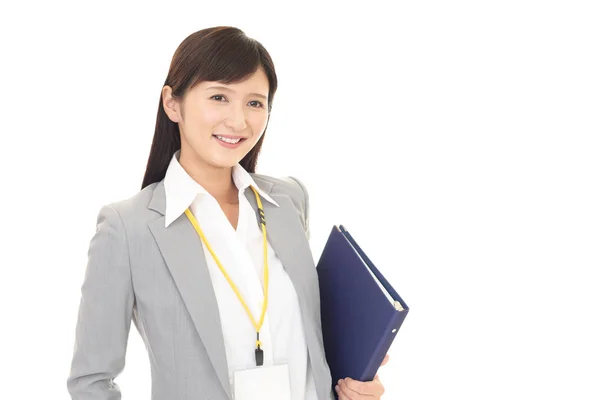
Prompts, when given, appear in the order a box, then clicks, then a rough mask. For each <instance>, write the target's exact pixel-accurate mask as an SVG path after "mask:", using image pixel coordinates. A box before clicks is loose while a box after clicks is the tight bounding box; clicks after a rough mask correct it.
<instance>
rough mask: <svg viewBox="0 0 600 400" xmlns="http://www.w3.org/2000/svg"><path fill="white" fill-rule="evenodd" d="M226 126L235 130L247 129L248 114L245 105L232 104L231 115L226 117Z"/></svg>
mask: <svg viewBox="0 0 600 400" xmlns="http://www.w3.org/2000/svg"><path fill="white" fill-rule="evenodd" d="M225 126H227V127H228V128H229V129H231V130H233V131H241V130H244V129H246V114H245V113H244V109H243V107H238V106H234V105H233V106H231V107H230V109H229V115H228V116H227V118H225Z"/></svg>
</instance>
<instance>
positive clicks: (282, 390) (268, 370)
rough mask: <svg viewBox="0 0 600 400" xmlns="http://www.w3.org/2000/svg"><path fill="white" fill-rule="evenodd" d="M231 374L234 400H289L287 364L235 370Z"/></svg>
mask: <svg viewBox="0 0 600 400" xmlns="http://www.w3.org/2000/svg"><path fill="white" fill-rule="evenodd" d="M233 376H234V378H233V386H234V388H235V394H234V396H235V397H234V399H235V400H290V397H291V395H290V375H289V371H288V365H287V364H282V365H274V366H270V367H267V366H261V367H256V368H251V369H245V370H241V371H235V372H234V375H233Z"/></svg>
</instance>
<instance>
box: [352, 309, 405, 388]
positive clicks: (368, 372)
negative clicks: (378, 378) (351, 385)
mask: <svg viewBox="0 0 600 400" xmlns="http://www.w3.org/2000/svg"><path fill="white" fill-rule="evenodd" d="M407 311H408V310H404V311H400V312H398V313H397V314H396V315H395V316H394V318H392V319H391V320H390V322H389V324H388V326H387V328H386V330H385V332H384V333H383V335H381V339H380V340H379V344H378V345H377V347H376V348H375V349H376V350H375V353H374V354H373V357H372V358H371V361H369V364H368V365H367V367H366V368H365V371H364V373H363V376H361V377H360V379H359V380H360V381H372V380H373V379H374V378H375V375H376V374H377V370H378V369H379V367H380V366H381V362H382V361H383V359H384V358H385V355H386V353H387V352H388V351H389V349H390V347H391V345H392V342H393V341H394V338H395V337H396V334H398V331H399V330H400V326H401V325H402V322H403V321H404V318H405V317H406V313H407ZM394 329H395V332H394Z"/></svg>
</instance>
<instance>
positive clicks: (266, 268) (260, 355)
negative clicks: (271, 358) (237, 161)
mask: <svg viewBox="0 0 600 400" xmlns="http://www.w3.org/2000/svg"><path fill="white" fill-rule="evenodd" d="M250 188H251V189H252V190H253V191H254V194H255V195H256V203H257V204H258V215H259V217H260V225H261V227H262V232H263V253H264V259H265V264H264V268H263V271H264V286H265V287H264V300H263V306H262V313H261V316H260V321H259V322H258V323H257V322H256V321H255V320H254V317H253V316H252V313H251V312H250V309H249V308H248V305H247V304H246V302H245V301H244V298H243V297H242V295H241V294H240V291H239V290H238V288H237V286H235V284H234V283H233V281H232V280H231V277H230V276H229V274H227V271H225V268H223V265H222V264H221V262H220V261H219V258H218V257H217V255H216V254H215V252H214V251H213V249H212V248H211V247H210V244H208V240H206V237H205V236H204V233H203V232H202V229H200V225H199V224H198V221H197V220H196V218H195V217H194V215H193V214H192V212H191V211H190V209H189V208H188V209H186V210H185V215H187V217H188V219H189V220H190V222H191V223H192V225H193V226H194V228H195V229H196V232H198V235H199V236H200V239H202V242H204V244H205V245H206V248H207V249H208V251H209V252H210V254H211V255H212V257H213V258H214V260H215V262H216V263H217V265H218V266H219V269H220V270H221V272H222V273H223V275H224V276H225V279H227V282H229V285H230V286H231V288H232V289H233V291H234V292H235V294H236V295H237V297H238V299H239V301H240V303H242V306H243V307H244V309H245V310H246V313H247V314H248V317H250V321H252V324H253V325H254V327H255V328H256V350H255V351H254V355H255V358H256V365H257V366H260V365H262V364H263V351H262V349H261V348H260V346H261V345H262V343H261V341H260V336H259V334H260V328H261V327H262V325H263V322H264V320H265V314H266V312H267V302H268V297H269V265H268V262H267V228H266V220H265V212H264V211H263V208H262V202H261V201H260V197H259V196H258V192H257V191H256V189H254V187H252V186H250Z"/></svg>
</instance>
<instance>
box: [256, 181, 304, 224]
mask: <svg viewBox="0 0 600 400" xmlns="http://www.w3.org/2000/svg"><path fill="white" fill-rule="evenodd" d="M250 175H251V176H252V178H253V179H254V181H255V182H256V184H257V185H258V186H259V187H261V188H266V187H267V186H269V187H270V188H271V193H272V194H285V195H288V196H289V197H290V198H291V200H292V203H294V206H295V207H296V209H297V211H298V213H299V214H300V216H301V219H302V223H303V225H304V229H305V230H306V233H307V235H309V232H308V217H309V195H308V189H307V187H306V185H305V184H304V182H303V181H302V180H300V179H299V178H297V177H294V176H283V177H274V176H269V175H263V174H256V173H250Z"/></svg>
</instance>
